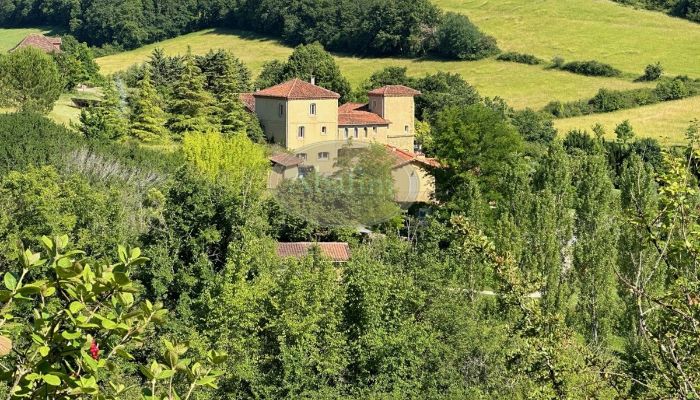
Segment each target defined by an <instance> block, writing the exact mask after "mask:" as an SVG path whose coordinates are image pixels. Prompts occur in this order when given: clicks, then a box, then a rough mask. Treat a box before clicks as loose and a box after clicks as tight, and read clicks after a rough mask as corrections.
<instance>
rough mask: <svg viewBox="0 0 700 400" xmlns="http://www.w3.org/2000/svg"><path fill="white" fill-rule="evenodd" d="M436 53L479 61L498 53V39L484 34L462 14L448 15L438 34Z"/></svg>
mask: <svg viewBox="0 0 700 400" xmlns="http://www.w3.org/2000/svg"><path fill="white" fill-rule="evenodd" d="M436 37H437V47H436V48H435V52H436V53H437V54H439V55H441V56H443V57H448V58H454V59H458V60H478V59H481V58H485V57H489V56H491V55H494V54H497V53H498V51H499V50H498V46H496V39H494V38H493V37H491V36H487V35H485V34H484V33H482V32H481V31H480V30H479V28H477V27H476V25H474V24H473V23H472V22H471V21H470V20H469V18H467V17H466V16H464V15H462V14H457V13H451V12H450V13H447V14H445V17H444V19H443V21H442V24H441V25H440V26H439V27H438V29H437V32H436Z"/></svg>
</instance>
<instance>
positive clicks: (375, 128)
mask: <svg viewBox="0 0 700 400" xmlns="http://www.w3.org/2000/svg"><path fill="white" fill-rule="evenodd" d="M372 133H373V134H375V135H376V134H377V127H376V126H374V127H372Z"/></svg>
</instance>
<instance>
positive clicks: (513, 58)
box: [496, 51, 544, 65]
mask: <svg viewBox="0 0 700 400" xmlns="http://www.w3.org/2000/svg"><path fill="white" fill-rule="evenodd" d="M496 59H497V60H499V61H509V62H515V63H520V64H527V65H538V64H544V60H542V59H540V58H537V57H535V56H533V55H532V54H524V53H517V52H514V51H509V52H507V53H501V54H500V55H499V56H498V57H497V58H496Z"/></svg>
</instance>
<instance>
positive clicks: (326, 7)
mask: <svg viewBox="0 0 700 400" xmlns="http://www.w3.org/2000/svg"><path fill="white" fill-rule="evenodd" d="M5 1H6V2H7V4H5V3H3V5H2V6H0V26H26V25H34V26H36V25H53V26H56V27H60V28H61V29H64V30H66V31H67V32H68V33H70V34H72V35H74V36H75V37H77V38H78V39H79V40H81V41H84V42H87V43H89V44H91V45H94V46H108V47H112V48H117V49H118V48H124V49H133V48H137V47H140V46H142V45H144V44H147V43H152V42H155V41H159V40H162V39H166V38H171V37H175V36H178V35H181V34H183V33H187V32H191V31H194V30H197V29H201V28H205V27H224V28H235V29H247V30H252V31H254V32H258V33H262V34H268V35H271V36H275V37H280V38H282V40H284V41H285V42H286V43H289V44H291V45H298V44H306V43H313V42H320V43H321V44H323V45H324V46H325V47H326V48H327V49H329V50H335V51H345V52H352V53H371V54H378V55H399V56H411V57H414V56H422V55H425V54H430V53H432V54H436V55H439V56H442V57H447V58H451V59H477V58H482V57H486V56H490V55H492V54H495V53H496V52H498V48H497V47H496V41H495V39H493V38H492V37H490V36H487V35H485V34H483V33H482V32H481V31H480V30H479V29H478V28H477V27H476V26H475V25H474V24H472V23H471V22H470V21H469V19H468V18H467V17H465V16H463V15H460V14H455V13H443V12H442V11H441V10H440V9H439V8H438V7H437V6H435V5H433V4H432V3H431V2H430V0H335V1H315V2H309V1H308V0H265V1H260V0H235V1H232V0H223V1H222V0H159V1H157V2H156V1H153V0H120V1H114V0H5Z"/></svg>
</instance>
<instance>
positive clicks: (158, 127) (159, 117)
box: [131, 68, 170, 143]
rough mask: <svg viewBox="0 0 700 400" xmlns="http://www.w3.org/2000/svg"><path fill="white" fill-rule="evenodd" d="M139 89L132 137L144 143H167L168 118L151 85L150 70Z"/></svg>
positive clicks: (134, 111) (135, 103)
mask: <svg viewBox="0 0 700 400" xmlns="http://www.w3.org/2000/svg"><path fill="white" fill-rule="evenodd" d="M138 89H139V92H138V95H137V96H136V100H135V101H134V107H133V115H132V119H131V135H132V136H134V137H136V138H138V139H140V140H142V141H144V142H151V143H153V142H156V143H157V142H161V143H162V142H165V141H167V140H168V139H169V136H170V133H169V132H168V130H167V129H166V128H165V122H166V121H167V117H166V113H165V111H163V109H162V108H161V106H160V102H161V101H160V98H159V96H158V92H156V89H155V88H154V87H153V84H152V83H151V73H150V69H148V68H146V71H145V73H144V76H143V79H141V82H139V87H138Z"/></svg>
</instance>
